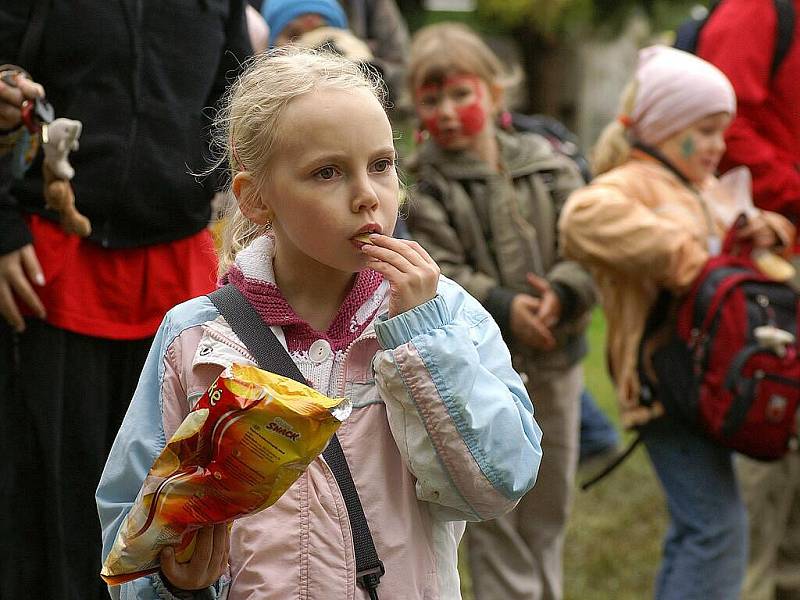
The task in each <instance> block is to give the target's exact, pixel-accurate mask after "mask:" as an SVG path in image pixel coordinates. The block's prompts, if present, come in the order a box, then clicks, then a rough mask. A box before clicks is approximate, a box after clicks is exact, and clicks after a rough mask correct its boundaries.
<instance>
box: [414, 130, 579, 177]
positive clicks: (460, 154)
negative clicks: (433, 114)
mask: <svg viewBox="0 0 800 600" xmlns="http://www.w3.org/2000/svg"><path fill="white" fill-rule="evenodd" d="M497 142H498V144H499V145H500V156H501V160H502V163H503V168H504V171H505V172H506V173H508V175H510V176H511V177H514V178H515V177H524V176H526V175H530V174H531V173H535V172H537V171H544V170H548V169H555V168H558V167H560V166H563V163H562V162H561V161H560V160H559V159H558V157H557V156H556V155H555V154H554V151H553V149H552V147H551V146H550V143H549V142H548V141H547V140H546V139H544V138H543V137H541V136H539V135H532V134H510V133H507V132H505V131H502V130H498V131H497ZM425 166H431V167H433V168H435V169H436V170H437V171H439V172H440V173H442V175H444V176H445V177H447V178H448V179H488V178H490V177H493V176H496V175H497V172H496V171H494V170H493V169H492V168H491V167H490V166H489V165H488V164H486V162H484V161H483V160H481V159H480V158H478V157H477V156H475V155H474V154H472V153H471V152H465V151H451V150H445V149H443V148H441V147H440V146H438V145H437V144H436V143H435V142H433V140H427V141H426V142H425V143H424V144H423V145H422V146H421V147H420V149H419V152H418V154H417V155H416V156H415V157H414V158H412V159H411V169H412V170H417V169H422V168H424V167H425Z"/></svg>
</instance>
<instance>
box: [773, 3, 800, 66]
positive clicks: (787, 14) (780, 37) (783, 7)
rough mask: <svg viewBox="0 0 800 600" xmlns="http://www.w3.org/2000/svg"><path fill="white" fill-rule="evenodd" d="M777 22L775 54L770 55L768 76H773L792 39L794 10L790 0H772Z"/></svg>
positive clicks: (787, 51)
mask: <svg viewBox="0 0 800 600" xmlns="http://www.w3.org/2000/svg"><path fill="white" fill-rule="evenodd" d="M774 2H775V11H776V12H777V18H778V24H777V35H776V37H775V54H774V55H773V56H772V69H771V70H770V77H774V76H775V73H776V72H777V71H778V68H779V67H780V66H781V63H782V62H783V59H784V58H786V55H787V54H788V53H789V48H791V46H792V41H793V39H794V22H795V18H796V15H795V12H794V4H793V3H792V0H774Z"/></svg>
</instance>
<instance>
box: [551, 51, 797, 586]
mask: <svg viewBox="0 0 800 600" xmlns="http://www.w3.org/2000/svg"><path fill="white" fill-rule="evenodd" d="M735 111H736V100H735V95H734V92H733V88H732V87H731V84H730V82H729V81H728V79H727V78H726V77H725V75H723V74H722V72H721V71H719V70H718V69H717V68H716V67H714V66H713V65H711V64H709V63H707V62H705V61H703V60H701V59H699V58H697V57H696V56H693V55H691V54H687V53H685V52H681V51H679V50H675V49H673V48H667V47H665V46H653V47H650V48H645V49H644V50H642V51H641V52H640V54H639V62H638V66H637V69H636V74H635V77H634V79H633V81H632V82H631V83H630V84H629V85H628V87H627V88H626V90H625V91H624V92H623V96H622V99H621V110H620V115H619V117H618V118H617V119H616V120H615V121H614V122H613V123H611V124H609V125H608V126H607V127H606V129H605V130H604V132H603V134H602V135H601V137H600V140H599V142H598V144H597V147H596V148H595V154H594V167H595V169H596V173H597V174H598V175H599V176H598V177H597V178H596V179H595V180H594V181H593V182H592V184H591V185H589V186H588V187H586V188H584V189H582V190H579V191H577V192H575V193H574V194H573V195H572V196H571V197H570V199H569V201H568V202H567V204H566V206H565V207H564V211H563V213H562V215H561V219H560V229H561V248H562V250H563V252H564V253H565V254H566V256H568V257H570V258H572V259H575V260H577V261H579V262H581V263H583V264H584V265H585V266H586V267H587V268H589V269H590V270H591V271H592V274H593V275H594V277H595V281H596V283H597V286H598V288H599V290H600V295H601V298H602V305H603V310H604V312H605V316H606V320H607V323H608V337H607V353H608V358H609V368H610V370H611V376H612V378H613V380H614V383H615V386H616V390H617V396H618V401H619V404H620V409H621V419H622V422H623V425H625V426H626V427H638V428H640V431H641V432H642V439H643V441H644V444H645V446H646V448H647V451H648V454H649V456H650V460H651V461H652V463H653V466H654V468H655V471H656V474H657V476H658V478H659V479H660V481H661V484H662V486H663V488H664V491H665V493H666V496H667V505H668V509H669V515H670V524H669V529H668V532H667V536H666V540H665V543H664V555H663V561H662V565H661V569H660V573H659V576H658V580H657V582H656V593H655V597H656V598H657V600H695V599H696V600H733V599H735V598H738V597H739V592H740V587H741V582H742V578H743V575H744V570H745V561H746V557H747V538H748V534H747V517H746V514H745V509H744V505H743V503H742V500H741V498H740V496H739V492H738V487H737V483H736V477H735V475H734V471H733V466H732V457H731V452H730V451H729V450H726V449H725V448H722V447H721V446H718V445H716V444H714V443H713V442H711V441H709V440H707V439H706V438H705V437H702V436H701V435H700V434H697V433H694V432H692V431H690V430H689V429H687V428H686V426H684V425H683V424H681V423H679V422H676V421H674V420H672V419H671V418H669V417H666V416H663V412H664V411H663V407H662V405H661V404H660V403H659V402H658V401H657V399H656V400H649V399H646V398H644V397H643V394H642V393H641V387H640V382H639V377H638V370H639V369H640V368H642V369H647V365H640V364H638V363H639V361H638V358H639V346H640V342H641V339H642V335H643V332H644V328H645V323H646V320H647V316H648V314H649V312H650V311H651V309H652V307H653V305H654V303H655V301H656V299H657V297H658V296H659V294H660V292H661V291H662V290H668V291H670V292H672V293H673V294H675V295H678V296H679V295H681V294H683V293H685V292H686V291H688V289H689V287H690V286H691V284H692V282H693V281H694V279H695V278H696V276H697V275H698V274H699V273H700V270H701V269H702V267H703V265H704V264H705V262H706V260H707V259H708V258H709V256H710V255H713V254H715V253H717V252H719V249H720V246H721V240H722V239H723V237H724V234H725V232H726V230H727V229H728V227H729V226H730V216H731V215H735V214H736V212H737V208H736V205H735V200H734V198H733V195H732V194H730V193H727V192H726V189H725V187H724V186H722V185H720V183H719V181H718V180H717V179H716V177H715V173H716V169H717V165H718V163H719V160H720V158H721V157H722V154H723V153H724V151H725V142H724V139H723V134H724V132H725V129H726V128H727V127H728V125H729V123H730V121H731V119H732V118H733V116H734V114H735ZM748 214H749V219H748V223H747V224H746V225H745V226H744V227H743V228H742V229H741V230H740V231H739V236H740V237H741V238H750V239H752V240H753V242H754V244H755V246H756V247H757V248H779V249H780V248H785V247H787V246H788V245H789V241H790V240H792V239H793V228H792V226H791V224H790V223H789V222H788V221H787V220H786V219H784V218H783V217H781V216H779V215H777V214H774V213H768V212H763V211H756V210H755V209H752V210H751V211H750V212H749V213H748Z"/></svg>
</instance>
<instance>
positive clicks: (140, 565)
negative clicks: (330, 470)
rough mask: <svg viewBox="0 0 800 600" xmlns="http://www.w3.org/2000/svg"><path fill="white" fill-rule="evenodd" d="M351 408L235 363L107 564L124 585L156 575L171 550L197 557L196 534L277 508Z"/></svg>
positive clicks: (147, 491)
mask: <svg viewBox="0 0 800 600" xmlns="http://www.w3.org/2000/svg"><path fill="white" fill-rule="evenodd" d="M350 408H351V406H350V403H349V401H347V400H343V399H341V398H338V399H334V398H328V397H327V396H325V395H323V394H320V393H319V392H317V391H316V390H314V389H312V388H310V387H308V386H306V385H303V384H301V383H297V382H296V381H294V380H292V379H288V378H286V377H282V376H280V375H276V374H274V373H269V372H267V371H263V370H261V369H258V368H256V367H252V366H247V365H235V364H234V365H232V366H231V367H229V368H228V369H226V370H225V371H223V373H222V374H221V375H220V376H219V377H218V378H217V380H216V381H215V382H214V383H213V384H212V385H211V387H210V388H209V389H208V391H207V392H206V393H205V394H204V395H203V396H202V397H201V398H200V400H199V401H198V403H197V406H196V407H195V409H194V410H193V411H192V412H190V413H189V414H188V415H187V416H186V418H185V419H184V420H183V422H182V423H181V425H180V426H179V427H178V429H177V430H176V431H175V433H174V434H173V436H172V437H171V438H170V440H169V442H167V445H166V446H165V447H164V449H163V451H162V452H161V454H160V455H159V456H158V458H156V460H155V462H154V463H153V466H152V467H151V469H150V471H149V472H148V474H147V477H146V478H145V480H144V483H143V484H142V487H141V489H140V491H139V494H138V496H137V497H136V500H135V502H134V504H133V507H132V508H131V510H130V512H129V513H128V515H127V517H126V518H125V520H124V521H123V523H122V525H121V526H120V529H119V531H118V532H117V537H116V539H115V540H114V545H113V547H112V548H111V551H110V552H109V555H108V557H107V558H106V560H105V562H104V563H103V569H102V571H101V577H102V578H103V579H104V580H105V581H106V583H109V584H111V585H118V584H121V583H125V582H126V581H130V580H132V579H136V578H137V577H142V576H143V575H147V574H150V573H154V572H156V571H158V568H159V560H158V556H159V553H160V552H161V549H162V548H163V547H164V546H177V549H176V556H177V557H178V559H179V560H180V561H186V560H188V559H189V558H190V557H191V553H192V551H193V549H194V536H195V532H196V531H197V530H198V529H199V528H200V527H204V526H208V525H213V524H216V523H229V522H231V521H233V520H234V519H237V518H240V517H243V516H246V515H251V514H253V513H256V512H258V511H260V510H263V509H265V508H267V507H268V506H271V505H272V504H274V503H275V502H276V501H277V500H278V498H280V497H281V495H283V493H284V492H285V491H286V490H287V489H289V487H291V485H292V484H293V483H294V482H295V481H296V480H297V478H298V477H299V476H300V474H301V473H302V472H303V471H304V470H305V469H306V467H308V465H309V464H310V463H311V461H313V460H314V459H315V458H317V456H319V454H320V453H322V451H323V450H324V449H325V447H326V446H327V445H328V442H329V441H330V439H331V437H333V434H334V433H335V432H336V430H337V429H338V428H339V425H340V424H341V422H342V421H343V420H344V419H345V418H347V416H348V415H349V414H350Z"/></svg>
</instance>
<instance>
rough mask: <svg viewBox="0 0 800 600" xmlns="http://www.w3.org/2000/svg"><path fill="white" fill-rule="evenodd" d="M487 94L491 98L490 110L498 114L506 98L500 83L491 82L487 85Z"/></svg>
mask: <svg viewBox="0 0 800 600" xmlns="http://www.w3.org/2000/svg"><path fill="white" fill-rule="evenodd" d="M489 94H490V95H491V98H492V112H493V113H495V114H499V113H500V111H502V110H503V105H504V103H505V99H506V90H505V88H504V87H503V86H502V85H499V84H497V83H493V84H491V85H490V86H489Z"/></svg>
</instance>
